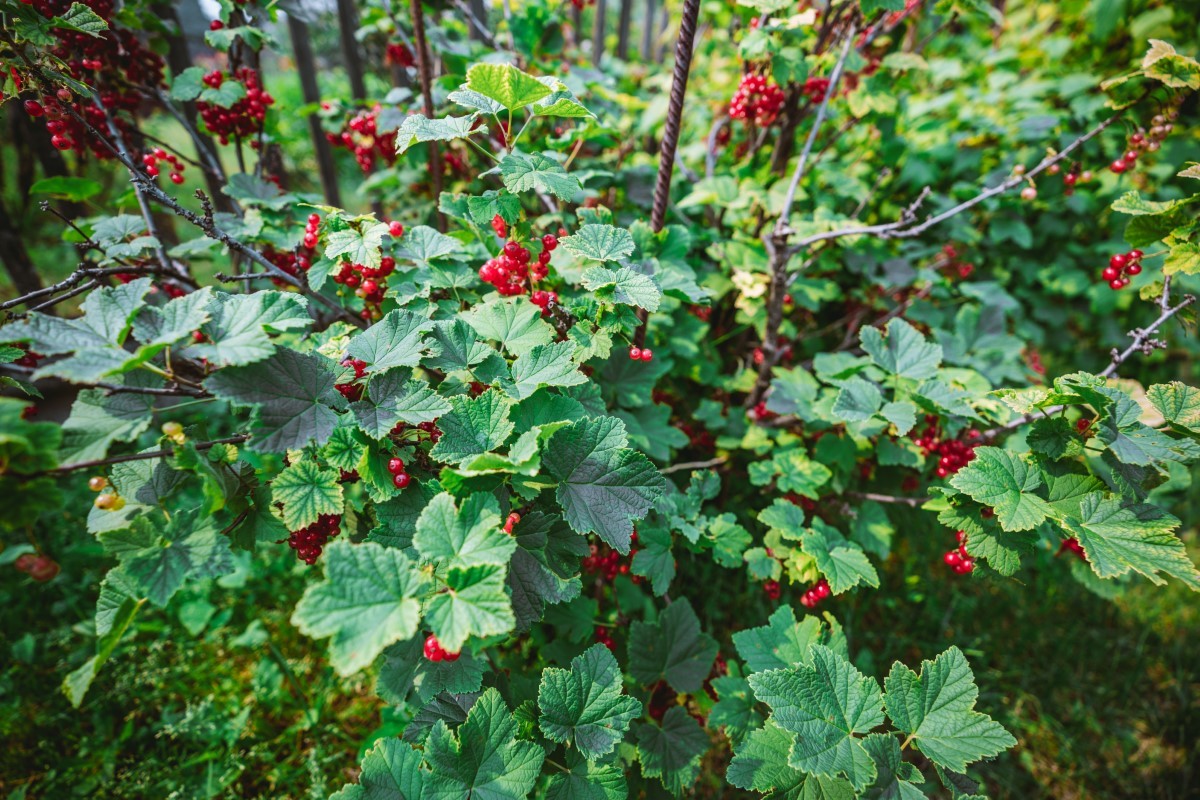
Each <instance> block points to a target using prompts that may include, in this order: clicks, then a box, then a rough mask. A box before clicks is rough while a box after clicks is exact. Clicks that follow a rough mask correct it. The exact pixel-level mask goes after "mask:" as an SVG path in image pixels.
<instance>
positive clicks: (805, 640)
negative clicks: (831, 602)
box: [733, 606, 823, 672]
mask: <svg viewBox="0 0 1200 800" xmlns="http://www.w3.org/2000/svg"><path fill="white" fill-rule="evenodd" d="M821 643H823V628H822V625H821V620H820V618H818V617H815V616H806V617H804V619H802V620H800V621H799V622H797V621H796V612H795V611H793V610H792V607H791V606H780V607H779V608H777V609H775V611H774V613H772V614H771V616H770V618H769V619H768V620H767V624H766V625H763V626H762V627H758V628H748V629H746V630H744V631H738V632H737V633H735V634H733V645H734V647H736V648H737V651H738V655H740V656H741V657H742V659H743V660H744V661H745V662H746V668H747V669H748V670H750V671H751V672H764V671H766V670H770V669H787V668H789V667H794V666H796V665H798V664H805V665H811V664H812V654H811V650H812V646H813V645H814V644H821Z"/></svg>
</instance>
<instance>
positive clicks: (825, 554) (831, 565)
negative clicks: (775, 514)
mask: <svg viewBox="0 0 1200 800" xmlns="http://www.w3.org/2000/svg"><path fill="white" fill-rule="evenodd" d="M801 547H802V548H803V550H804V552H805V553H807V554H808V555H810V556H812V557H813V559H814V560H815V561H816V562H817V569H819V570H820V571H821V574H822V575H824V576H825V577H826V578H827V579H828V580H829V588H830V590H831V591H832V592H833V593H834V594H841V593H842V592H844V591H846V590H847V589H852V588H853V587H855V586H857V585H858V584H860V583H865V584H867V585H868V586H873V587H875V588H879V575H878V573H876V572H875V567H874V566H872V565H871V562H870V560H868V559H867V554H866V553H864V552H863V549H862V548H861V547H859V546H858V545H857V544H855V543H854V542H850V541H847V540H846V537H844V536H842V534H841V532H840V531H838V530H837V529H836V528H834V527H832V526H830V525H827V524H825V523H824V522H822V521H821V520H820V519H817V518H814V519H813V521H812V529H811V530H809V531H807V532H806V533H805V534H804V536H803V538H802V539H801Z"/></svg>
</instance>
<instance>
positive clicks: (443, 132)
mask: <svg viewBox="0 0 1200 800" xmlns="http://www.w3.org/2000/svg"><path fill="white" fill-rule="evenodd" d="M477 117H478V115H476V114H468V115H466V116H463V117H442V118H440V119H429V118H427V117H426V116H425V115H423V114H410V115H409V116H407V117H405V118H404V122H402V123H400V128H399V130H397V131H396V152H397V153H398V154H399V155H404V153H406V152H407V151H408V148H410V147H412V146H413V145H414V144H418V143H419V142H449V141H453V140H454V139H466V138H467V137H468V136H470V135H471V129H472V128H473V127H474V125H475V120H476V118H477Z"/></svg>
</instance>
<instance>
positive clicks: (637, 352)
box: [629, 345, 642, 361]
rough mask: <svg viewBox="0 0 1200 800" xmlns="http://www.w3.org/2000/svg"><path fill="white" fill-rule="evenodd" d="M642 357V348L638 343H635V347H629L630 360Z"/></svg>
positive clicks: (637, 359) (638, 359)
mask: <svg viewBox="0 0 1200 800" xmlns="http://www.w3.org/2000/svg"><path fill="white" fill-rule="evenodd" d="M641 358H642V348H640V347H638V346H637V345H634V346H633V347H630V348H629V360H630V361H640V360H641Z"/></svg>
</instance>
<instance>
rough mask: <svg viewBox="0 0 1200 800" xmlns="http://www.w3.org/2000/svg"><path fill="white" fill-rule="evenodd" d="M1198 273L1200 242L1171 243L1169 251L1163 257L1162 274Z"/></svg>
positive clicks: (1199, 271) (1199, 269)
mask: <svg viewBox="0 0 1200 800" xmlns="http://www.w3.org/2000/svg"><path fill="white" fill-rule="evenodd" d="M1177 272H1181V273H1183V274H1184V275H1200V244H1193V243H1191V242H1181V243H1179V244H1173V245H1171V252H1169V253H1168V254H1167V257H1166V258H1165V259H1163V274H1164V275H1174V274H1175V273H1177Z"/></svg>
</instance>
